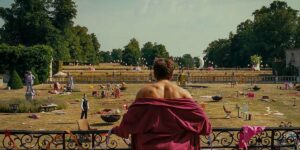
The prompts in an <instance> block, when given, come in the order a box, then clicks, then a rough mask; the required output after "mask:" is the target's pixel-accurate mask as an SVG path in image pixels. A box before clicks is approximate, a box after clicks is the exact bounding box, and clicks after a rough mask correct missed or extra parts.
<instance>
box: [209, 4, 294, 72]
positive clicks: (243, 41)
mask: <svg viewBox="0 0 300 150" xmlns="http://www.w3.org/2000/svg"><path fill="white" fill-rule="evenodd" d="M253 16H254V20H249V19H248V20H246V21H244V22H242V23H240V24H239V25H238V26H237V30H236V33H235V34H233V33H230V34H229V38H228V39H219V40H215V41H213V42H211V43H210V44H209V45H208V47H207V48H206V50H205V51H204V53H205V58H206V60H207V61H212V62H214V63H215V64H217V65H218V66H222V67H236V66H240V67H247V66H248V65H249V63H251V62H250V60H249V58H250V57H251V56H252V55H255V54H258V55H260V56H262V59H263V60H262V61H263V62H265V63H267V64H269V65H273V64H274V62H273V61H274V59H275V58H277V59H280V60H282V61H281V63H284V62H285V53H284V50H286V49H290V48H295V47H298V46H300V44H299V43H300V38H299V37H300V36H299V35H300V26H299V17H298V11H297V10H294V9H292V8H291V7H289V6H288V5H287V3H286V2H284V1H274V2H272V3H271V4H270V6H268V7H265V6H263V7H262V8H260V9H257V10H255V11H254V12H253ZM207 61H206V62H207ZM276 66H284V65H283V64H282V65H279V64H276ZM276 68H282V67H276Z"/></svg>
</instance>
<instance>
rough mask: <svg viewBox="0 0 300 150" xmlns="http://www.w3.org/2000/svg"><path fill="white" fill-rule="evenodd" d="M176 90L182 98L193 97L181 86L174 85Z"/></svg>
mask: <svg viewBox="0 0 300 150" xmlns="http://www.w3.org/2000/svg"><path fill="white" fill-rule="evenodd" d="M176 88H177V90H178V91H179V93H180V95H181V97H182V98H193V97H192V95H191V94H190V92H189V91H187V90H186V89H183V88H182V87H179V86H177V85H176Z"/></svg>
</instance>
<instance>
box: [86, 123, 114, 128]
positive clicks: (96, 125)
mask: <svg viewBox="0 0 300 150" xmlns="http://www.w3.org/2000/svg"><path fill="white" fill-rule="evenodd" d="M111 125H113V123H109V122H104V123H93V124H90V126H92V127H101V126H111Z"/></svg>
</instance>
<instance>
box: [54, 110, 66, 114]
mask: <svg viewBox="0 0 300 150" xmlns="http://www.w3.org/2000/svg"><path fill="white" fill-rule="evenodd" d="M52 112H53V113H54V114H56V115H64V114H65V112H64V111H63V110H54V111H52Z"/></svg>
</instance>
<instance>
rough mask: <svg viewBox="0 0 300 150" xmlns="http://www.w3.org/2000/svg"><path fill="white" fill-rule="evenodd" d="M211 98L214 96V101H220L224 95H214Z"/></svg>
mask: <svg viewBox="0 0 300 150" xmlns="http://www.w3.org/2000/svg"><path fill="white" fill-rule="evenodd" d="M211 98H212V99H213V100H214V101H220V100H222V99H223V97H222V96H219V95H216V96H212V97H211Z"/></svg>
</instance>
